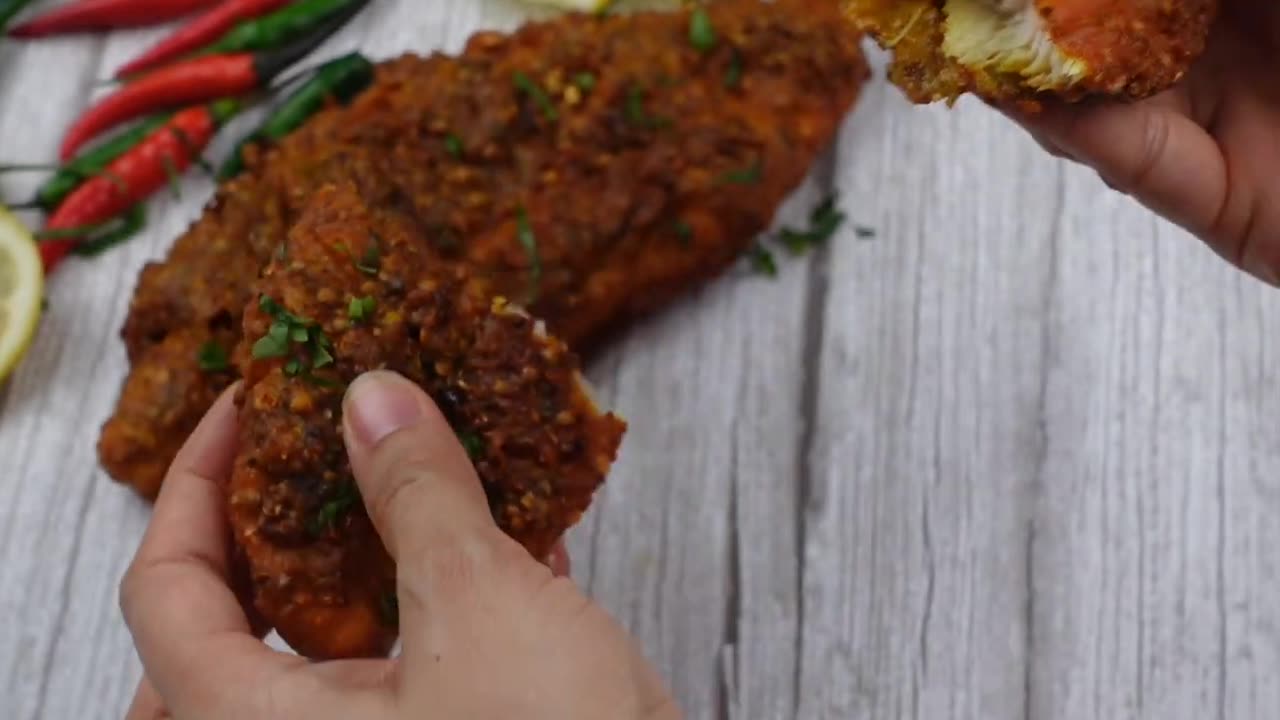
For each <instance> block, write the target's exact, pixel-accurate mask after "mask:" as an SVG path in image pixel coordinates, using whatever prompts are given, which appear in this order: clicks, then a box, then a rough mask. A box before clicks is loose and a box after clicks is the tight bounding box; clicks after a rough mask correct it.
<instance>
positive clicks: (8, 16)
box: [0, 0, 31, 30]
mask: <svg viewBox="0 0 1280 720" xmlns="http://www.w3.org/2000/svg"><path fill="white" fill-rule="evenodd" d="M30 4H31V0H0V30H4V26H5V25H8V24H9V21H10V20H12V19H13V16H14V15H17V14H18V13H19V12H22V8H24V7H26V6H28V5H30Z"/></svg>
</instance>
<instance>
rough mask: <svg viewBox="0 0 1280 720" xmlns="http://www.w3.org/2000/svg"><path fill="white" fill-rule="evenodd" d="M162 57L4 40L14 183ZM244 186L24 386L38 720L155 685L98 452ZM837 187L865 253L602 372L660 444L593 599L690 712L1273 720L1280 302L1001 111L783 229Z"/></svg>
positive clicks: (879, 154) (33, 371)
mask: <svg viewBox="0 0 1280 720" xmlns="http://www.w3.org/2000/svg"><path fill="white" fill-rule="evenodd" d="M525 16H527V14H526V11H525V10H524V9H523V8H521V7H520V6H517V5H515V4H513V3H512V2H509V1H508V0H432V1H431V2H429V3H423V2H421V1H420V0H380V1H379V2H378V3H376V4H375V5H374V7H372V8H371V9H370V11H369V12H368V13H367V14H366V15H365V16H363V17H362V18H361V19H360V20H359V21H358V22H357V23H355V24H354V25H353V26H352V27H350V28H348V29H347V30H345V31H344V32H343V34H342V35H341V36H340V37H338V38H335V40H334V41H333V42H332V43H330V45H328V46H326V48H325V49H324V51H323V52H324V54H325V55H326V56H329V55H334V54H337V53H339V52H342V51H344V50H346V49H349V48H352V47H357V46H358V47H362V48H364V49H365V50H366V51H368V52H369V53H371V54H373V55H375V56H379V57H385V56H389V55H392V54H395V53H398V52H401V51H405V50H415V51H420V52H423V51H430V50H434V49H444V50H449V51H454V50H457V49H458V48H459V47H460V46H461V45H462V43H463V41H464V40H465V38H466V36H467V35H468V34H469V33H470V32H471V31H473V30H475V29H477V28H482V27H483V28H509V27H513V26H514V25H515V24H517V23H518V22H519V21H520V19H521V17H525ZM160 32H162V31H160V30H150V31H140V32H129V33H117V34H113V35H111V36H110V37H105V38H76V39H68V40H54V41H49V42H42V43H38V44H30V45H15V44H8V43H0V160H4V161H14V160H29V161H42V160H47V159H48V158H50V157H53V155H54V150H55V148H56V145H57V142H58V140H59V137H60V134H61V131H62V130H63V129H64V128H65V126H66V123H67V122H69V121H70V119H71V118H72V117H73V116H74V114H75V113H76V112H78V111H79V110H80V109H81V108H82V107H83V106H84V104H85V102H86V101H87V99H88V97H90V93H91V92H94V90H93V88H92V83H93V81H94V80H95V79H96V78H99V77H102V76H105V75H106V74H107V73H108V72H109V71H110V69H112V68H113V67H115V65H117V64H118V63H119V62H120V61H121V60H122V59H123V58H125V57H126V56H128V55H130V54H132V53H133V52H136V51H137V50H138V49H139V48H140V47H142V46H143V45H145V44H146V43H147V42H149V41H150V40H152V39H154V38H155V37H156V36H157V35H158V34H160ZM252 121H253V118H252V117H249V118H243V119H241V120H240V121H238V123H237V127H236V129H239V128H243V127H244V126H245V125H246V124H249V123H251V122H252ZM233 135H234V132H230V133H227V134H226V135H225V136H224V138H223V140H222V142H221V143H220V144H219V146H218V147H217V148H216V150H215V152H218V153H220V152H221V151H223V150H224V149H225V147H226V144H227V142H228V141H229V139H230V137H231V136H233ZM37 180H38V178H36V177H18V176H5V177H4V178H3V179H2V180H0V197H4V198H6V199H13V198H21V197H24V196H25V195H26V194H28V193H29V192H30V190H31V189H32V188H33V187H34V184H35V182H36V181H37ZM209 189H210V188H209V184H208V182H207V181H206V180H204V179H201V178H199V177H196V176H195V174H192V177H190V178H189V179H188V180H187V181H186V182H184V184H183V192H182V199H181V200H173V199H171V198H169V197H168V196H161V197H158V198H157V200H156V201H155V202H154V203H153V204H152V210H151V218H152V223H151V228H150V229H149V230H148V232H147V234H146V235H145V236H144V237H143V238H141V239H139V240H137V241H135V242H133V243H132V244H130V245H128V246H125V247H123V248H120V249H118V250H115V251H113V252H112V253H110V254H108V255H106V256H104V257H102V258H100V259H98V260H96V261H95V262H93V263H74V264H71V265H69V266H67V267H66V268H65V269H64V270H62V271H60V273H59V276H58V277H57V278H56V279H55V280H54V281H53V283H52V284H51V286H50V288H49V291H48V293H49V298H50V312H49V315H48V316H47V318H46V320H45V323H44V326H43V328H42V330H41V334H40V337H39V339H38V341H37V343H36V344H35V347H34V348H33V350H32V352H31V354H30V356H29V357H28V359H27V361H26V362H24V364H23V366H22V367H21V369H20V371H19V372H18V373H17V375H16V376H15V377H14V378H13V380H12V381H11V382H9V383H8V385H7V386H5V387H4V388H3V389H0V497H3V498H4V502H3V503H0V616H2V617H4V618H5V620H6V622H4V623H0V707H3V709H4V711H3V713H2V714H3V716H4V717H6V718H8V717H12V718H17V719H20V720H25V719H28V718H58V719H61V718H76V719H77V720H78V719H80V718H118V717H120V716H121V714H122V712H123V708H124V707H125V705H126V704H127V702H128V699H129V694H130V693H131V692H132V689H133V685H134V683H135V682H136V680H137V677H138V672H139V670H138V666H137V660H136V658H135V657H134V655H133V651H132V645H131V642H130V639H129V636H128V633H127V632H126V631H125V629H124V627H123V625H122V623H121V621H120V618H119V613H118V610H117V607H116V601H115V592H116V583H117V582H118V579H119V575H120V573H121V572H122V570H123V568H124V566H125V564H126V563H127V562H128V559H129V557H130V555H131V553H132V551H133V547H134V545H135V543H136V542H137V540H138V538H139V537H140V535H141V532H142V529H143V527H144V524H145V522H146V518H147V508H146V506H145V505H144V504H143V503H141V502H139V501H137V500H136V499H135V498H134V497H133V496H132V495H130V494H129V493H128V492H127V491H125V490H123V489H122V488H120V487H118V486H116V485H114V484H112V483H110V482H109V481H108V480H107V479H106V477H105V475H104V474H103V473H102V472H101V471H100V470H99V469H98V467H97V464H96V458H95V454H94V447H93V444H94V441H95V440H96V437H97V433H98V427H99V425H100V424H101V422H102V420H103V419H105V417H106V415H107V413H108V412H109V410H110V408H111V406H112V404H113V402H114V400H115V397H116V393H117V392H118V384H119V380H120V378H121V377H122V374H123V372H124V367H125V365H124V353H123V348H122V347H121V345H120V342H119V341H118V338H117V332H118V328H119V326H120V322H121V320H122V318H123V314H124V310H125V306H126V303H127V300H128V296H129V292H130V291H131V289H132V287H133V282H134V278H135V277H136V273H137V270H138V268H139V267H140V266H141V264H142V263H143V262H144V261H145V260H147V259H149V258H154V257H158V256H160V255H162V253H163V252H164V250H165V248H167V246H168V244H169V243H170V242H171V241H172V239H173V237H174V236H175V235H176V234H177V233H179V232H180V231H181V229H182V228H183V227H185V226H186V225H187V224H188V223H189V222H190V221H191V219H192V218H194V217H195V216H196V215H197V213H198V212H199V209H200V207H201V205H202V204H203V203H204V201H205V200H206V199H207V197H208V193H209ZM832 189H838V190H839V191H840V203H841V206H842V207H843V208H844V209H845V211H846V212H847V213H848V214H849V215H850V222H849V223H848V224H847V225H846V227H845V229H844V231H843V232H842V234H841V236H840V237H838V238H836V239H835V240H834V241H833V242H832V243H831V244H830V245H829V247H827V248H825V249H823V250H821V251H819V252H817V253H815V254H813V255H812V256H810V257H807V258H803V259H791V258H786V259H784V261H783V262H782V272H781V274H780V276H779V277H778V278H776V279H768V278H763V277H760V276H755V275H750V274H747V273H744V272H735V273H733V274H731V275H729V276H727V277H725V278H723V279H721V280H720V281H718V282H716V283H714V284H713V285H711V286H710V287H707V288H706V289H704V290H702V291H700V292H698V293H696V294H695V295H694V296H693V297H690V298H688V299H687V300H686V301H684V302H682V303H680V304H679V305H678V306H676V307H673V308H671V309H670V310H669V311H668V312H665V313H663V314H661V315H660V316H657V317H655V318H653V319H651V320H649V321H647V322H644V323H642V324H640V325H639V326H637V327H635V328H634V329H632V330H631V331H630V332H629V333H627V334H626V335H625V336H624V337H622V338H621V339H620V340H619V341H618V342H617V343H616V344H615V345H614V346H613V347H611V348H610V349H609V350H608V351H606V352H605V353H604V354H603V355H602V356H601V357H599V358H597V360H596V361H595V362H594V364H593V366H592V368H591V369H590V374H591V376H592V379H593V380H594V381H595V382H596V384H597V385H598V386H599V387H600V389H601V395H602V397H603V398H604V399H605V400H607V401H608V402H611V403H613V404H614V406H615V407H617V408H618V409H619V410H620V411H621V412H622V413H623V414H625V415H626V416H627V417H628V419H629V420H630V422H631V431H630V433H629V434H628V437H627V440H626V443H625V445H624V449H623V452H622V457H621V460H620V463H619V465H618V467H617V470H616V472H615V473H614V474H613V475H612V476H611V478H610V482H609V484H608V486H607V487H606V489H605V490H604V491H603V492H602V494H601V496H600V498H599V500H598V502H597V504H596V505H595V506H594V508H593V509H592V511H591V512H590V513H589V514H588V516H587V517H586V518H585V519H584V521H583V523H582V524H581V525H580V526H579V527H578V528H575V529H574V530H573V531H572V533H571V537H570V541H571V543H570V544H571V547H572V549H573V551H574V557H575V576H576V577H577V578H578V580H579V581H580V582H581V583H582V584H583V585H584V586H585V587H587V588H588V589H589V590H590V592H591V593H592V594H593V596H594V597H596V598H597V599H598V600H599V601H600V602H601V603H603V604H604V605H605V606H606V607H607V608H608V609H609V610H611V611H612V612H613V613H615V614H616V615H617V616H618V617H619V618H620V619H621V620H622V621H623V622H624V623H625V624H626V626H627V627H628V628H630V629H631V630H632V631H633V632H635V633H636V635H637V636H638V637H639V639H640V641H641V642H642V643H643V645H644V647H645V649H646V652H647V653H648V654H649V655H650V656H651V657H652V658H653V659H654V661H655V662H656V663H658V665H659V666H660V668H661V670H662V672H663V674H664V676H665V677H666V678H667V679H668V681H669V682H670V684H671V686H672V687H673V689H674V690H675V692H676V693H677V695H678V697H679V699H680V701H681V703H682V704H683V706H684V707H685V708H686V710H687V711H688V714H689V717H693V718H735V719H737V718H744V719H745V718H751V719H753V720H754V719H755V718H806V719H809V718H847V717H856V718H876V719H878V718H927V719H930V720H932V719H933V718H981V719H984V720H985V719H988V718H989V719H992V720H1003V719H1005V718H1010V719H1012V718H1035V719H1037V720H1041V719H1043V720H1051V719H1053V720H1056V719H1058V718H1062V719H1064V720H1065V719H1068V718H1069V719H1071V720H1075V719H1077V718H1161V719H1164V718H1170V719H1174V720H1183V719H1185V720H1200V719H1202V718H1220V719H1226V718H1230V719H1232V720H1234V719H1235V718H1269V717H1273V716H1274V713H1275V708H1276V707H1280V682H1278V681H1277V680H1276V678H1277V677H1280V602H1277V600H1278V599H1280V572H1278V571H1280V562H1277V560H1276V558H1277V557H1278V555H1277V550H1276V548H1280V481H1278V480H1276V479H1275V478H1276V477H1277V476H1278V475H1277V472H1276V470H1275V468H1277V467H1280V432H1277V430H1276V422H1275V419H1276V417H1277V416H1278V413H1280V400H1278V399H1277V397H1278V396H1277V394H1276V393H1275V392H1274V391H1273V390H1272V388H1274V387H1275V386H1276V382H1277V379H1278V378H1277V375H1278V374H1280V371H1278V370H1277V363H1280V345H1278V341H1277V340H1276V338H1277V337H1280V314H1277V313H1274V312H1270V310H1271V309H1272V308H1273V307H1274V306H1275V305H1276V303H1277V302H1280V294H1277V293H1276V292H1275V291H1272V290H1269V289H1266V288H1263V287H1261V286H1260V285H1259V284H1258V283H1256V282H1253V281H1251V280H1249V279H1247V278H1244V277H1243V276H1242V275H1240V274H1238V273H1235V272H1234V271H1232V270H1230V269H1229V268H1227V267H1225V266H1224V265H1223V264H1222V263H1221V262H1219V261H1218V260H1217V259H1216V258H1214V257H1213V256H1212V255H1211V254H1210V253H1209V252H1208V251H1206V250H1204V249H1203V248H1202V247H1200V246H1199V245H1198V244H1197V243H1196V242H1195V241H1194V240H1192V239H1191V238H1189V237H1187V236H1186V235H1185V234H1184V233H1182V232H1181V231H1178V230H1176V229H1174V228H1172V227H1170V226H1169V225H1167V224H1165V223H1163V222H1161V221H1159V220H1157V219H1155V218H1153V217H1152V216H1151V215H1150V214H1148V213H1147V212H1145V211H1144V210H1142V209H1141V208H1139V207H1137V206H1136V205H1134V204H1133V203H1131V202H1130V201H1128V200H1127V199H1125V198H1122V197H1119V196H1117V195H1115V194H1114V193H1111V192H1110V191H1108V190H1107V189H1106V188H1105V187H1104V186H1103V185H1102V184H1101V183H1100V182H1098V181H1097V180H1096V179H1095V178H1094V177H1092V176H1091V175H1090V174H1089V173H1088V172H1086V171H1084V170H1082V169H1079V168H1074V167H1069V166H1067V165H1064V164H1062V163H1059V162H1057V161H1055V160H1053V159H1051V158H1048V157H1046V156H1045V155H1044V154H1043V153H1041V152H1040V151H1039V149H1038V148H1036V147H1035V146H1034V145H1033V144H1032V143H1030V142H1029V141H1028V140H1026V139H1025V138H1024V137H1023V136H1022V135H1021V134H1020V133H1019V131H1017V130H1016V129H1014V128H1012V127H1011V126H1010V125H1009V124H1008V123H1007V121H1005V120H1004V119H1003V118H1000V117H998V116H996V115H994V114H993V113H991V112H989V111H987V110H986V109H985V108H983V107H981V106H980V105H979V104H977V103H972V102H962V103H960V105H959V106H958V107H957V108H956V109H954V110H951V111H948V110H945V109H943V108H914V107H910V106H908V105H907V104H906V103H905V102H904V101H903V100H902V98H901V97H900V95H899V94H898V93H896V91H894V90H892V89H891V88H887V87H885V86H884V85H883V84H882V83H877V84H876V86H874V87H872V88H870V89H869V90H868V92H867V95H866V97H865V99H864V101H863V103H862V104H861V105H860V106H859V108H858V109H857V110H856V111H855V112H854V113H853V114H852V115H851V117H850V118H849V119H848V121H847V127H846V129H845V132H844V133H843V134H842V136H841V138H840V141H839V142H838V143H837V145H836V146H835V147H833V148H832V150H831V152H830V153H829V154H828V155H827V156H826V157H824V158H823V159H822V160H821V161H820V162H819V163H818V164H817V166H816V167H815V168H814V171H813V173H812V176H811V177H810V179H809V181H808V182H807V183H806V184H805V186H804V187H803V188H801V189H800V190H798V191H797V193H796V194H795V196H794V197H792V198H791V199H790V200H789V201H788V202H787V204H786V205H785V206H784V208H783V209H782V210H781V211H780V221H782V222H787V221H794V220H796V219H798V218H800V217H801V216H803V214H804V213H805V212H806V211H807V210H808V208H809V207H811V206H812V204H813V203H814V202H815V200H816V199H817V198H819V197H820V196H821V195H823V194H825V193H826V192H828V191H830V190H832ZM856 225H864V226H868V227H870V228H872V229H873V230H874V237H870V238H866V237H859V233H857V232H855V226H856ZM864 234H865V233H864Z"/></svg>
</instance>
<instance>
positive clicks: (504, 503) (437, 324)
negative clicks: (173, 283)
mask: <svg viewBox="0 0 1280 720" xmlns="http://www.w3.org/2000/svg"><path fill="white" fill-rule="evenodd" d="M426 247H427V244H426V243H425V242H423V241H422V239H421V238H420V237H419V236H418V234H417V230H416V229H415V228H414V227H413V226H412V225H410V224H407V223H404V222H400V221H399V220H398V218H397V217H396V216H394V215H392V214H389V213H380V212H379V211H377V210H374V209H371V208H370V207H369V206H368V205H366V204H365V203H364V201H363V200H361V199H360V197H359V195H358V194H357V193H356V192H355V190H354V189H353V188H352V187H351V186H349V185H344V186H328V187H325V188H322V189H321V190H320V191H319V192H317V193H316V194H315V195H314V197H313V198H312V200H311V201H310V203H309V205H308V207H307V208H306V210H304V212H303V214H302V216H301V218H300V219H299V221H298V223H297V224H296V225H295V226H294V227H293V229H292V230H291V231H290V233H289V235H288V239H287V244H286V245H285V246H284V247H283V248H282V250H281V252H280V253H279V255H278V256H277V258H276V259H275V260H273V261H272V262H271V263H270V264H268V266H267V268H266V269H265V271H264V272H263V276H262V278H261V280H259V282H258V283H257V285H256V287H255V290H256V298H257V299H256V300H255V301H254V302H253V303H252V304H250V306H249V307H248V308H247V309H246V311H245V314H244V323H243V329H244V339H243V341H242V342H241V344H240V345H239V347H238V348H237V350H236V359H237V364H238V365H239V367H240V369H241V372H242V374H243V377H244V379H245V384H244V386H243V389H242V391H241V393H240V397H239V398H238V401H239V407H240V410H239V412H240V421H241V423H240V427H241V430H240V452H239V456H238V457H237V460H236V463H235V467H234V471H233V475H232V479H231V483H230V487H229V494H228V502H229V508H230V517H231V522H232V527H233V529H234V536H235V539H236V542H237V544H238V546H239V548H240V549H241V550H242V551H243V553H244V555H245V557H246V558H247V560H248V564H249V568H250V572H251V576H252V579H253V588H254V602H255V605H256V607H257V609H258V610H259V611H260V612H261V613H262V615H263V616H264V618H265V619H266V620H267V621H268V622H269V623H271V624H272V626H273V627H274V628H275V629H276V630H277V632H279V634H280V636H281V637H282V638H283V639H284V640H285V642H287V643H289V645H290V646H291V647H293V648H294V649H295V650H296V651H298V652H299V653H300V654H302V655H304V656H307V657H311V658H317V659H331V658H344V657H363V656H379V655H383V654H385V653H386V652H387V651H388V650H389V649H390V648H391V645H392V643H393V642H394V641H395V638H396V619H397V618H396V612H395V607H396V602H395V588H396V574H395V567H394V563H393V562H392V560H391V558H390V556H389V555H388V554H387V551H386V550H385V548H384V546H383V544H382V542H381V541H380V539H379V538H378V536H377V534H376V532H375V531H374V529H373V525H372V523H371V522H370V520H369V518H368V516H367V515H366V514H365V508H364V504H363V501H362V500H361V498H360V494H359V491H358V490H357V488H356V484H355V480H354V478H353V477H352V473H351V468H350V464H349V462H348V460H347V457H346V451H345V448H344V445H343V442H342V430H341V427H342V398H343V394H344V392H345V389H346V387H347V385H348V384H349V383H350V382H351V381H353V380H354V379H355V378H356V377H358V376H359V375H360V374H362V373H364V372H367V371H370V370H375V369H389V370H393V371H395V372H398V373H400V374H401V375H403V376H405V377H407V378H408V379H410V380H412V381H413V382H415V383H417V384H418V385H420V386H421V387H422V388H423V389H425V390H426V391H427V393H428V395H430V396H431V398H432V399H433V400H434V401H435V402H436V404H437V405H438V406H439V407H440V408H441V410H442V411H443V413H444V415H445V417H446V418H447V419H448V421H449V422H450V424H451V426H452V427H453V429H454V431H455V432H456V433H457V434H458V437H459V440H460V441H461V443H462V445H463V447H465V448H466V449H467V451H468V453H469V454H470V455H471V458H472V461H473V463H474V465H475V468H476V471H477V473H478V475H479V478H480V481H481V483H482V484H483V487H484V490H485V493H486V495H487V497H488V499H489V503H490V509H491V511H492V513H493V516H494V519H495V521H496V522H497V524H498V526H499V527H500V528H501V529H502V530H503V531H505V532H506V533H507V534H508V535H510V536H511V537H513V538H514V539H516V540H517V541H519V542H520V543H521V544H522V545H523V546H524V547H525V548H526V549H528V551H529V552H530V553H531V555H533V556H534V557H536V558H539V559H541V558H544V557H546V556H547V555H548V554H549V553H550V551H551V549H552V546H553V545H554V543H555V542H556V540H557V539H559V538H560V537H561V535H562V534H563V533H564V531H565V530H567V529H568V528H569V527H570V526H572V525H573V524H574V523H576V522H577V521H578V519H579V517H580V516H581V515H582V513H583V512H584V511H585V510H586V509H587V507H588V505H589V504H590V502H591V497H592V495H593V493H594V492H595V491H596V489H597V488H598V487H599V486H600V485H601V483H602V482H603V481H604V478H605V475H606V473H607V472H608V469H609V467H610V465H611V464H612V462H613V460H614V457H615V455H616V453H617V449H618V446H619V443H620V441H621V438H622V434H623V432H624V429H625V425H624V423H623V422H622V421H621V420H620V419H618V418H617V417H616V416H614V415H612V414H606V413H602V412H601V411H600V410H598V409H597V408H596V407H595V404H594V403H593V402H592V400H591V398H590V397H589V395H588V393H587V389H586V387H585V385H584V382H583V380H582V378H581V376H580V373H579V368H578V359H577V356H575V355H574V354H573V353H572V352H570V351H569V350H568V348H566V347H565V345H564V344H563V343H562V342H560V341H559V340H558V339H556V338H554V337H551V336H550V335H548V334H547V333H546V332H545V331H544V330H543V329H542V325H541V323H540V322H538V321H536V320H535V319H533V318H532V317H530V316H529V315H527V314H526V313H524V312H523V311H521V310H520V309H518V308H517V307H515V306H513V305H511V304H510V303H509V302H508V301H506V300H505V299H503V298H502V297H500V296H495V295H493V293H492V292H491V291H490V289H489V287H488V284H487V282H486V281H484V280H482V279H475V278H472V277H469V276H468V274H467V272H466V271H465V270H464V269H462V268H460V267H458V266H454V267H448V266H442V265H440V264H439V263H435V262H432V261H431V256H430V255H429V254H428V253H427V252H426V251H425V250H424V248H426Z"/></svg>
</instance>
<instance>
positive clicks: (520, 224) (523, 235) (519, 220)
mask: <svg viewBox="0 0 1280 720" xmlns="http://www.w3.org/2000/svg"><path fill="white" fill-rule="evenodd" d="M516 239H517V240H519V241H520V246H521V247H523V248H524V252H525V254H526V255H528V256H529V281H530V283H532V285H533V295H534V296H535V297H536V296H537V294H538V283H539V282H540V281H541V280H542V256H541V255H540V254H539V253H538V237H537V236H536V235H534V234H533V225H531V224H530V223H529V211H527V210H525V209H524V208H523V207H521V208H520V209H519V210H517V211H516Z"/></svg>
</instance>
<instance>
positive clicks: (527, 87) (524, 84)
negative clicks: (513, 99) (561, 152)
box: [511, 71, 560, 122]
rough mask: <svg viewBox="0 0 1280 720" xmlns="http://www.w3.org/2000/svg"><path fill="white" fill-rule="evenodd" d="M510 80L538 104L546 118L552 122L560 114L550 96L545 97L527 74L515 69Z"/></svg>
mask: <svg viewBox="0 0 1280 720" xmlns="http://www.w3.org/2000/svg"><path fill="white" fill-rule="evenodd" d="M511 81H512V82H513V83H515V86H516V89H517V90H520V91H521V92H523V93H524V94H526V95H528V96H529V97H530V98H532V99H533V101H534V102H535V103H537V104H538V107H539V108H541V109H542V114H543V115H545V116H546V117H547V119H548V120H551V121H553V122H554V121H555V120H556V118H558V117H559V116H560V114H559V113H558V112H556V106H555V104H554V103H552V102H551V98H549V97H547V93H546V92H545V91H544V90H543V89H542V88H540V87H538V84H537V83H535V82H534V81H533V80H531V79H530V78H529V76H528V75H525V74H524V73H522V72H520V71H516V74H515V75H513V76H512V78H511Z"/></svg>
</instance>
